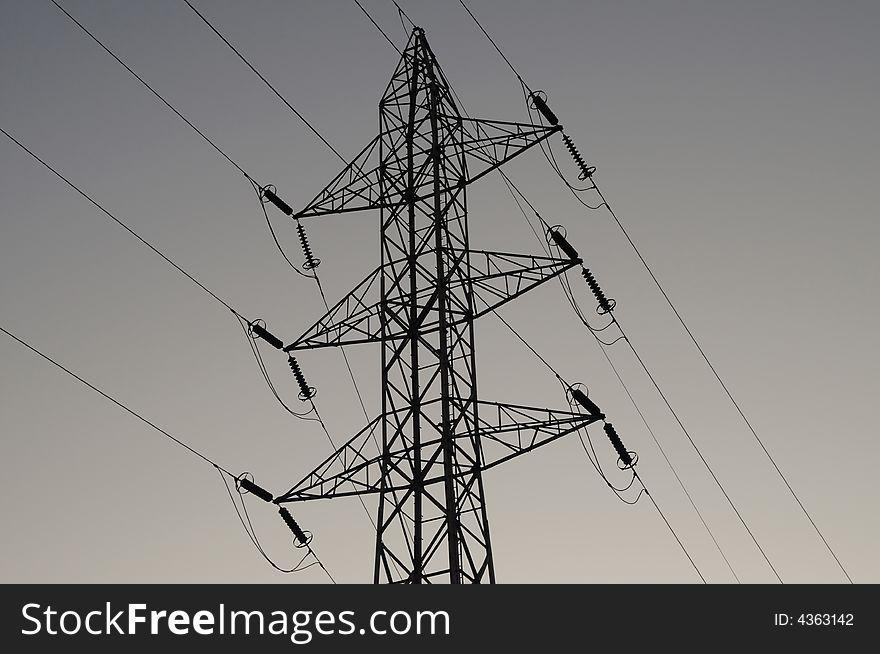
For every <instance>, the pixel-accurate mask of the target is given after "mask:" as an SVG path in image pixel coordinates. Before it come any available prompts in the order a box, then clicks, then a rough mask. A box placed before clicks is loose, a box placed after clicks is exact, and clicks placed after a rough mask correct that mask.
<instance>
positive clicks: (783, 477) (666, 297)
mask: <svg viewBox="0 0 880 654" xmlns="http://www.w3.org/2000/svg"><path fill="white" fill-rule="evenodd" d="M593 186H594V188H595V190H596V193H597V194H598V195H599V197H600V198H601V200H602V204H604V205H605V208H606V209H608V213H610V214H611V216H612V217H613V218H614V222H616V223H617V225H618V227H619V228H620V230H621V232H623V235H624V236H625V237H626V240H627V241H628V242H629V244H630V245H631V246H632V249H633V251H634V252H635V253H636V255H637V256H638V258H639V261H641V262H642V265H643V266H644V267H645V270H647V271H648V274H649V275H650V276H651V279H652V280H653V281H654V284H655V285H656V286H657V289H658V290H659V291H660V293H661V295H663V299H664V300H666V303H667V304H668V305H669V308H670V309H672V312H673V313H674V314H675V317H676V318H677V319H678V321H679V322H680V323H681V326H682V327H683V328H684V330H685V331H686V332H687V335H688V336H689V337H690V339H691V341H692V342H693V344H694V345H695V346H696V348H697V350H698V351H699V352H700V356H701V357H702V358H703V360H704V361H705V362H706V365H707V366H708V367H709V369H710V370H711V371H712V374H713V375H714V376H715V379H717V380H718V383H719V384H720V385H721V388H722V389H724V393H725V394H726V395H727V397H728V399H729V400H730V402H731V403H732V404H733V406H734V407H735V408H736V410H737V412H738V413H739V415H740V417H741V418H742V419H743V421H744V422H745V424H746V426H747V427H748V429H749V431H750V432H751V433H752V436H754V437H755V440H756V441H757V442H758V444H759V445H760V446H761V449H762V450H763V452H764V454H765V455H766V456H767V458H768V459H769V461H770V463H771V464H773V468H774V469H775V470H776V472H777V474H778V475H779V477H780V479H782V481H783V483H784V484H785V487H786V488H787V489H788V491H789V493H791V496H792V497H793V498H794V500H795V502H797V505H798V506H799V507H800V508H801V511H803V513H804V515H805V516H806V517H807V520H809V522H810V524H811V525H812V526H813V529H814V530H815V531H816V534H818V536H819V538H820V539H821V540H822V543H823V544H824V545H825V548H826V549H827V550H828V552H829V553H830V554H831V556H832V557H833V558H834V561H835V562H836V563H837V565H838V567H839V568H840V570H841V572H843V574H844V576H845V577H846V579H847V581H849V583H851V584H852V583H853V580H852V577H850V576H849V573H848V572H847V571H846V568H844V567H843V563H841V561H840V559H839V558H838V557H837V554H836V553H835V552H834V550H833V549H832V548H831V545H830V544H829V543H828V541H827V540H826V538H825V535H824V534H823V533H822V531H821V530H820V529H819V527H818V525H817V524H816V522H815V521H814V520H813V517H812V516H811V515H810V513H809V512H808V511H807V509H806V507H805V506H804V504H803V502H801V499H800V497H798V495H797V493H795V491H794V488H792V486H791V484H790V483H789V481H788V479H787V478H786V477H785V475H784V474H783V472H782V470H781V469H780V468H779V466H778V465H777V463H776V461H775V460H774V458H773V456H772V455H771V454H770V452H769V451H768V450H767V447H766V446H765V445H764V442H763V441H762V440H761V438H760V437H759V436H758V433H757V432H756V431H755V428H754V427H752V423H751V422H750V421H749V419H748V418H747V417H746V414H745V412H744V411H743V410H742V408H741V407H740V405H739V403H738V402H737V401H736V399H735V398H734V397H733V394H732V393H731V392H730V390H729V389H728V387H727V384H725V382H724V380H723V379H722V378H721V375H719V374H718V371H717V370H716V368H715V366H714V365H713V364H712V362H711V361H710V360H709V357H708V356H707V355H706V352H705V351H704V350H703V348H702V346H701V345H700V343H699V342H698V341H697V339H696V337H695V336H694V334H693V332H692V331H691V329H690V328H689V327H688V325H687V323H686V322H685V321H684V318H682V316H681V314H680V313H679V312H678V309H677V308H676V307H675V305H674V304H673V302H672V300H671V299H670V298H669V296H668V295H667V293H666V290H665V289H664V288H663V286H662V285H661V284H660V281H659V280H658V279H657V277H656V275H655V274H654V271H653V270H652V269H651V267H650V266H649V265H648V262H647V261H646V260H645V258H644V257H643V256H642V253H641V252H640V251H639V249H638V247H637V246H636V244H635V242H634V241H633V240H632V238H631V237H630V235H629V233H628V232H627V230H626V228H625V227H624V226H623V223H622V222H621V221H620V219H619V218H618V217H617V214H615V213H614V210H613V209H612V208H611V205H610V204H608V201H607V200H606V199H605V196H604V195H603V194H602V191H601V190H599V187H598V186H596V183H595V182H593Z"/></svg>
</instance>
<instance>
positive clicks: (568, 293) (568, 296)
mask: <svg viewBox="0 0 880 654" xmlns="http://www.w3.org/2000/svg"><path fill="white" fill-rule="evenodd" d="M500 172H501V176H502V179H503V180H504V183H505V185H506V186H507V188H508V190H509V191H510V195H511V197H512V198H513V201H514V202H515V203H516V206H517V208H518V209H519V211H520V213H521V214H522V217H523V219H524V220H525V221H526V224H527V225H528V226H529V229H530V230H531V232H532V234H534V236H535V238H536V239H537V241H538V243H539V244H540V245H541V248H542V250H543V251H544V252H545V254H547V255H548V256H549V255H550V251H549V250H548V248H547V246H546V244H545V242H544V240H543V239H541V237H540V236H538V232H537V231H536V230H535V227H534V226H533V225H532V221H531V220H530V219H529V216H528V214H527V213H526V211H525V209H524V208H523V206H522V204H521V203H520V201H519V198H517V196H516V195H515V194H514V193H513V191H514V190H516V193H517V194H519V195H520V196H521V197H522V199H523V201H524V202H526V203H527V204H528V205H529V207H531V209H532V211H534V212H535V216H537V218H538V219H539V220H540V221H541V224H542V225H543V226H544V228H545V229H549V225H548V224H547V222H546V221H545V220H544V218H543V217H542V216H541V214H539V213H538V211H537V209H535V207H534V205H532V203H531V202H529V199H528V198H527V197H526V196H525V195H524V194H523V192H522V191H521V190H520V189H519V188H518V187H517V186H516V185H515V184H514V183H513V181H512V180H511V179H510V178H509V177H508V176H507V175H506V174H504V172H503V171H500ZM564 279H565V278H564V277H560V284H561V285H562V291H563V294H564V295H565V297H566V299H567V300H568V302H569V304H571V306H572V308H573V309H574V311H575V314H576V315H577V316H578V318H580V319H581V321H582V322H583V323H584V325H585V326H586V327H587V328H588V329H589V330H590V332H591V334H592V335H593V338H594V339H595V340H596V342H597V344H599V350H600V351H601V352H602V355H603V356H604V357H605V360H606V361H607V362H608V365H609V366H610V367H611V370H612V371H613V372H614V375H615V376H616V377H617V381H618V382H620V385H621V387H622V388H623V390H624V393H626V396H627V398H629V401H630V403H631V404H632V405H633V408H635V410H636V413H638V415H639V417H640V418H641V420H642V423H643V424H644V425H645V428H646V429H647V430H648V433H649V434H650V436H651V439H652V440H653V441H654V444H655V445H656V446H657V449H658V450H660V454H661V455H662V456H663V459H664V461H665V462H666V465H667V466H668V467H669V470H670V471H671V472H672V474H673V476H674V477H675V480H676V481H677V482H678V485H679V487H680V488H681V490H682V491H683V492H684V494H685V496H686V497H687V499H688V501H689V502H690V505H691V507H692V508H693V509H694V512H695V513H696V514H697V517H698V518H699V520H700V522H701V523H702V525H703V527H704V528H705V530H706V532H707V533H708V534H709V537H710V538H711V539H712V542H713V543H714V544H715V548H716V549H717V550H718V553H719V554H720V555H721V558H722V559H723V560H724V562H725V564H727V568H728V569H729V570H730V572H731V574H732V575H733V577H734V579H736V581H737V583H740V579H739V576H738V575H737V574H736V571H735V570H734V569H733V566H732V565H731V564H730V561H729V560H728V558H727V556H726V555H725V554H724V550H723V549H722V548H721V544H720V543H719V542H718V539H717V538H716V537H715V534H714V533H713V532H712V529H711V528H710V527H709V524H708V523H707V522H706V520H705V518H704V517H703V514H702V512H701V511H700V509H699V508H698V507H697V504H696V502H694V499H693V497H692V496H691V494H690V491H688V489H687V487H686V486H685V484H684V481H683V480H682V479H681V476H680V475H679V474H678V471H677V470H676V469H675V466H674V465H672V461H671V460H670V459H669V456H668V455H667V454H666V450H665V449H664V448H663V446H662V445H661V444H660V441H659V439H658V438H657V435H656V434H655V433H654V430H653V429H652V428H651V425H650V423H649V422H648V420H647V418H646V417H645V414H644V412H643V411H642V409H641V407H639V405H638V403H637V402H636V400H635V397H633V395H632V393H631V392H630V390H629V387H628V386H627V385H626V383H625V382H624V381H623V377H622V376H621V375H620V372H619V371H618V370H617V366H615V365H614V362H613V361H612V360H611V357H609V356H608V352H606V350H605V348H604V347H602V346H603V345H606V346H607V345H609V344H608V343H606V342H605V341H603V340H602V339H600V338H599V336H598V335H597V334H596V333H595V332H596V330H594V329H593V328H592V327H591V326H590V324H589V323H588V322H587V321H586V318H585V317H584V316H583V314H582V313H581V312H580V310H579V308H578V306H577V303H576V302H575V300H574V298H573V297H572V295H571V289H570V288H566V283H565V282H564ZM498 317H499V318H500V317H501V316H500V315H499V316H498ZM502 320H503V318H502ZM505 324H506V323H505ZM508 327H509V328H510V329H511V330H513V328H512V327H510V325H508ZM514 333H516V332H514ZM517 336H518V337H519V338H520V340H522V341H523V343H525V345H526V347H528V348H529V349H530V350H532V351H533V352H535V350H534V348H532V346H531V345H529V344H528V343H526V341H525V339H524V338H522V337H521V336H519V334H517ZM535 354H536V355H537V356H538V358H540V359H541V360H542V361H544V359H543V357H541V355H540V354H538V353H537V352H535ZM544 363H545V365H547V366H548V367H550V369H551V371H552V372H553V373H554V374H555V375H556V376H557V377H559V375H558V373H557V372H556V371H555V370H554V369H553V368H552V366H550V365H549V364H548V363H547V362H546V361H544ZM639 481H641V480H639ZM652 501H653V498H652Z"/></svg>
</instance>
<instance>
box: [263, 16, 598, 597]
mask: <svg viewBox="0 0 880 654" xmlns="http://www.w3.org/2000/svg"><path fill="white" fill-rule="evenodd" d="M560 130H561V127H559V126H549V127H545V126H541V125H531V124H521V123H513V122H501V121H493V120H477V119H471V118H468V117H464V116H462V113H461V111H460V108H459V107H458V106H457V104H456V101H455V99H454V94H453V93H452V90H451V89H450V86H449V84H448V83H447V80H446V77H445V76H444V74H443V72H442V70H441V69H440V66H439V65H438V64H437V60H436V59H435V57H434V53H433V52H432V51H431V48H430V46H429V45H428V42H427V40H426V39H425V34H424V31H423V30H422V29H420V28H416V29H414V30H413V32H412V34H411V36H410V39H409V41H408V43H407V46H406V48H405V50H404V52H403V54H402V56H401V59H400V62H399V64H398V66H397V68H396V70H395V71H394V75H393V76H392V78H391V82H390V83H389V84H388V87H387V88H386V90H385V93H384V95H383V96H382V100H381V102H380V104H379V134H378V136H376V137H375V138H374V139H373V140H372V141H371V142H370V143H369V145H367V147H366V148H364V149H363V150H362V151H361V152H360V154H358V155H357V156H356V157H355V158H354V160H353V161H351V163H349V164H348V165H347V166H345V168H344V169H343V170H342V172H341V173H340V174H339V175H337V176H336V178H334V179H333V181H332V182H330V184H328V185H327V186H326V187H325V188H324V189H323V190H322V191H321V192H320V193H319V194H318V196H317V197H316V198H315V199H314V200H312V202H310V203H309V204H308V205H307V206H306V207H305V208H304V209H302V210H301V211H299V212H296V213H294V212H292V210H291V209H290V208H289V207H288V206H287V205H286V204H284V202H283V201H281V200H280V199H278V198H277V196H274V194H271V193H269V194H267V196H266V197H267V198H268V199H269V200H271V201H273V202H274V203H275V204H276V205H278V206H279V207H280V208H282V210H284V211H285V213H288V214H290V215H292V216H293V218H294V219H296V220H297V221H300V220H305V219H311V218H315V217H319V216H324V215H328V214H335V213H343V212H353V211H363V210H371V209H378V210H379V213H380V229H381V262H380V265H379V267H378V268H377V269H376V270H374V271H373V272H372V273H371V274H370V275H368V276H367V277H366V279H365V280H364V281H363V282H361V283H360V284H359V285H358V286H357V287H355V289H354V290H352V291H351V292H350V293H348V294H347V295H345V296H344V297H343V298H342V299H341V300H340V301H339V302H338V303H337V304H336V305H335V306H333V307H332V308H331V309H330V310H329V311H328V312H327V313H326V314H325V315H324V316H322V317H321V318H320V319H319V320H318V321H317V322H316V323H315V324H314V325H312V326H311V327H310V328H309V329H308V330H306V332H305V333H304V334H303V335H302V336H300V337H299V338H298V339H297V340H295V341H293V342H292V343H290V344H289V345H287V346H285V347H284V348H283V349H284V351H285V352H288V353H293V352H296V351H299V350H306V349H314V348H327V347H342V346H350V345H355V344H363V343H380V344H381V347H382V372H381V384H382V410H381V413H380V414H379V415H378V417H376V418H375V419H374V420H372V421H371V422H370V423H369V424H367V426H366V427H364V429H362V430H361V431H360V432H358V433H357V434H356V435H355V436H354V437H352V438H351V439H350V440H349V441H348V442H346V443H345V445H343V446H342V447H341V448H339V450H338V451H336V452H335V453H334V454H333V455H331V456H330V457H329V458H327V459H326V460H325V461H323V462H322V463H321V464H320V465H319V466H317V467H316V468H315V469H314V470H313V471H312V472H311V473H309V474H308V475H307V476H306V477H305V478H304V479H302V480H301V481H300V482H299V483H297V484H296V485H295V486H294V487H293V488H291V489H290V490H289V491H287V492H286V493H284V494H283V495H281V496H280V497H278V498H276V500H275V501H276V503H278V504H286V503H293V502H305V501H310V500H317V499H328V498H335V497H346V496H352V495H361V496H375V498H376V500H377V504H378V506H377V515H376V526H377V533H376V544H375V547H376V556H375V567H374V572H373V576H374V581H375V582H376V583H383V582H385V583H400V582H403V583H429V582H435V581H440V582H442V581H446V582H450V583H480V582H489V583H492V582H494V581H495V570H494V566H493V562H492V544H491V539H490V535H489V523H488V517H487V509H486V502H485V496H484V490H483V484H484V481H483V472H484V471H486V470H488V469H489V468H492V467H494V466H497V465H499V464H501V463H503V462H505V461H509V460H511V459H513V458H515V457H518V456H521V455H523V454H526V453H527V452H530V451H532V450H534V449H536V448H538V447H541V446H542V445H546V444H548V443H551V442H553V441H555V440H557V439H559V438H561V437H563V436H565V435H566V434H570V433H573V432H575V431H577V430H578V429H581V428H583V427H585V426H587V425H589V424H590V423H593V422H596V421H598V420H602V419H603V418H604V415H602V414H601V413H600V412H599V410H598V408H596V407H595V405H592V403H591V402H590V403H589V404H590V405H592V408H593V410H592V411H588V412H587V413H579V412H571V411H555V410H550V409H544V408H536V407H527V406H518V405H513V404H507V403H502V402H488V401H484V400H480V399H478V395H477V370H476V356H475V349H474V323H475V321H476V319H477V318H480V317H481V316H484V315H486V314H487V313H489V312H491V311H494V310H495V309H497V308H498V307H499V306H501V305H503V304H505V303H507V302H510V301H511V300H513V299H515V298H517V297H519V296H520V295H522V294H523V293H525V292H526V291H529V290H531V289H533V288H536V287H537V286H539V285H540V284H542V283H544V282H546V281H548V280H551V279H553V278H554V277H556V276H558V275H561V274H562V273H564V272H565V271H566V270H568V269H570V268H572V267H573V266H576V265H579V264H580V263H581V260H580V259H578V258H577V257H576V253H573V254H575V256H572V257H570V258H565V259H557V258H552V257H542V256H532V255H528V254H509V253H502V252H491V251H484V250H473V249H471V247H470V243H469V238H468V223H467V188H468V186H469V185H470V184H472V183H473V182H475V181H477V180H478V179H480V178H481V177H483V176H484V175H486V174H488V173H490V172H491V171H493V170H495V169H496V168H498V167H499V166H501V165H503V164H504V163H506V162H507V161H510V160H511V159H512V158H514V157H516V156H517V155H519V154H522V153H523V152H525V151H526V150H528V149H529V148H531V147H532V146H534V145H536V144H538V143H540V142H541V141H542V140H544V139H546V138H548V137H549V136H550V135H552V134H553V133H554V132H557V131H560ZM276 200H277V202H276ZM298 224H301V223H299V222H298ZM290 356H291V357H292V356H293V355H292V354H291V355H290ZM294 363H295V360H294ZM588 408H589V407H588ZM374 440H375V441H378V443H379V445H380V449H381V451H379V452H377V453H375V454H374V455H371V454H370V452H371V451H375V445H374ZM371 446H372V447H371Z"/></svg>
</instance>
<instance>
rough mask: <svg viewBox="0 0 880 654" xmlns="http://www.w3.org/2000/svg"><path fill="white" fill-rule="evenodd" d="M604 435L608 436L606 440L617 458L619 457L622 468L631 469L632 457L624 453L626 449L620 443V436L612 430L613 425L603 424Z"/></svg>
mask: <svg viewBox="0 0 880 654" xmlns="http://www.w3.org/2000/svg"><path fill="white" fill-rule="evenodd" d="M605 433H606V434H607V435H608V440H610V441H611V444H612V445H613V446H614V449H615V450H616V451H617V456H619V457H620V460H621V461H622V462H623V465H624V467H627V468H628V467H631V466H632V464H633V458H632V455H631V454H630V453H629V452H627V451H626V448H625V447H624V446H623V441H621V440H620V436H618V435H617V430H616V429H614V425H612V424H611V423H610V422H606V423H605Z"/></svg>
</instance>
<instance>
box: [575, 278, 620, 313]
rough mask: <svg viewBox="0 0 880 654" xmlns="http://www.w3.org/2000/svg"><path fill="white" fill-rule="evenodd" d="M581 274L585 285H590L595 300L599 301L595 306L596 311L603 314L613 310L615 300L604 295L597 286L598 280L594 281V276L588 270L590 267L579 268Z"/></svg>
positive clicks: (615, 303) (615, 304)
mask: <svg viewBox="0 0 880 654" xmlns="http://www.w3.org/2000/svg"><path fill="white" fill-rule="evenodd" d="M581 275H583V276H584V279H585V280H586V281H587V286H589V287H590V290H591V291H593V295H595V296H596V300H597V301H598V302H599V306H598V307H597V308H596V313H599V314H603V313H610V312H611V311H614V307H616V306H617V302H615V301H614V300H609V299H608V298H607V297H605V293H603V292H602V289H601V288H600V287H599V282H597V281H596V278H595V276H593V273H592V272H590V269H589V268H583V269H581Z"/></svg>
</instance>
